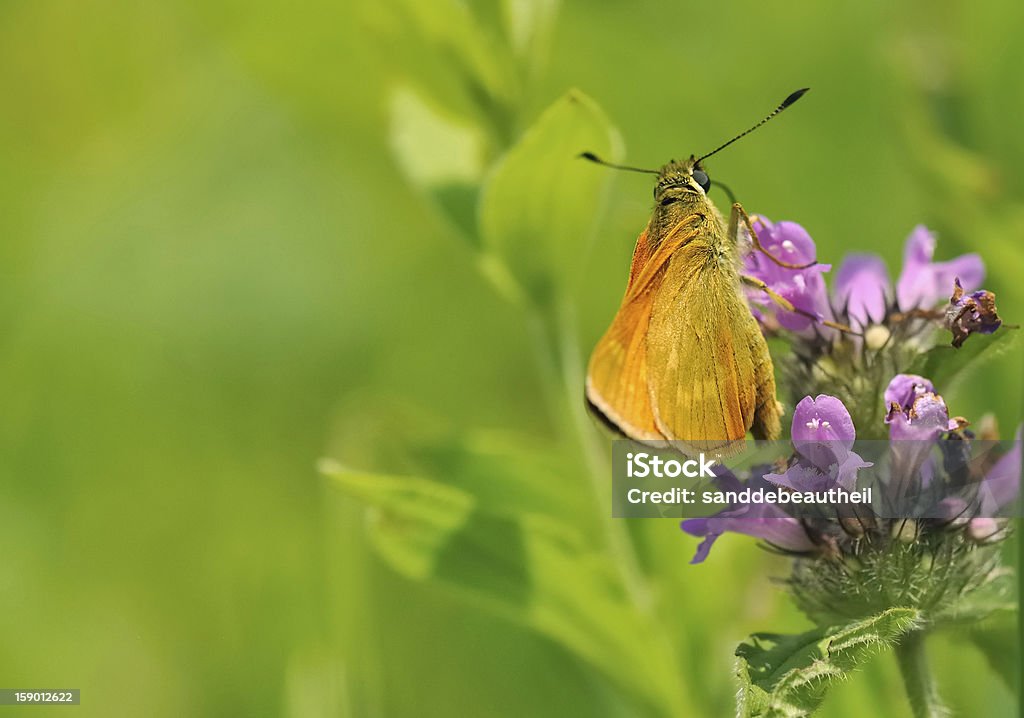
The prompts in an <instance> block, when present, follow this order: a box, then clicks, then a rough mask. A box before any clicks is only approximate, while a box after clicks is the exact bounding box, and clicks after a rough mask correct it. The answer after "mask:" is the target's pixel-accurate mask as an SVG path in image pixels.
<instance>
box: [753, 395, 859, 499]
mask: <svg viewBox="0 0 1024 718" xmlns="http://www.w3.org/2000/svg"><path fill="white" fill-rule="evenodd" d="M791 436H792V439H793V448H795V449H796V452H797V455H798V459H797V462H796V463H795V464H793V465H792V466H790V467H789V468H788V469H786V471H785V472H783V473H782V474H767V475H765V479H766V480H768V481H770V482H772V483H773V484H776V485H778V486H785V487H788V488H790V489H793V490H795V491H827V490H828V489H830V488H835V487H836V486H840V487H842V488H844V489H846V490H848V491H849V490H852V489H853V488H854V486H855V484H856V479H857V470H858V469H863V468H867V467H869V466H871V464H870V463H869V462H866V461H864V460H863V459H862V458H861V457H860V456H859V455H858V454H856V453H854V452H853V451H852V449H853V442H854V439H856V438H857V430H856V428H855V427H854V425H853V419H852V418H850V412H849V411H847V409H846V406H845V405H843V402H842V401H840V400H839V399H837V398H836V397H834V396H828V395H827V394H819V395H818V396H817V397H815V398H814V399H812V398H811V397H809V396H805V397H804V398H803V399H801V400H800V403H799V404H797V405H796V409H795V410H794V411H793V424H792V427H791Z"/></svg>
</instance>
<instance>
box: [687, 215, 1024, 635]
mask: <svg viewBox="0 0 1024 718" xmlns="http://www.w3.org/2000/svg"><path fill="white" fill-rule="evenodd" d="M754 229H755V231H756V232H757V238H758V240H759V244H760V245H761V248H762V249H763V251H758V250H754V249H753V247H751V251H749V252H748V253H747V254H746V256H745V259H744V261H745V271H746V272H747V273H749V274H752V275H754V276H755V277H757V278H758V279H760V280H762V281H764V282H765V283H766V284H767V285H768V286H769V287H770V288H771V289H772V290H773V292H775V293H776V294H777V295H779V296H781V297H782V299H783V300H785V301H786V302H788V303H789V304H790V305H792V308H793V310H794V311H790V310H789V308H788V307H787V306H784V305H782V304H781V303H778V302H777V301H775V300H773V299H772V298H770V297H769V296H768V295H767V294H766V293H764V292H758V291H757V290H753V289H752V290H748V291H749V295H748V296H749V300H750V304H751V307H752V310H753V311H754V314H755V316H756V317H757V318H758V320H759V321H760V322H761V324H762V327H763V328H764V330H765V331H766V333H785V336H787V337H788V338H789V340H790V342H791V344H792V346H793V349H794V351H793V353H792V355H791V356H789V357H787V358H786V360H784V361H785V363H784V364H783V366H782V369H783V372H784V377H785V378H786V380H787V383H788V385H789V388H790V390H791V395H796V396H803V397H804V398H803V399H801V400H800V401H799V402H798V403H797V405H796V407H795V409H794V411H793V415H792V424H791V449H790V453H789V456H788V458H784V459H782V460H780V462H778V463H776V464H774V465H765V466H758V467H756V468H755V469H753V470H751V471H750V472H749V473H748V475H746V476H745V477H743V478H742V479H741V478H740V477H737V476H736V475H734V474H732V473H729V472H728V471H726V470H724V469H723V470H721V471H719V473H718V476H717V483H718V484H719V485H720V488H722V489H723V490H726V491H728V490H736V488H737V487H747V488H758V487H766V486H770V487H772V488H775V489H778V488H782V489H786V490H791V491H796V492H806V491H813V492H821V491H827V490H829V489H833V488H842V489H845V490H847V491H851V490H854V489H855V488H857V487H858V486H859V485H863V482H864V481H865V480H866V479H865V478H864V477H865V474H868V475H870V479H869V480H870V481H871V482H874V486H875V488H876V489H877V491H876V492H875V494H874V498H873V500H872V503H870V504H868V505H858V506H856V507H852V508H851V506H846V507H843V506H831V507H829V508H828V509H825V510H823V511H819V512H818V513H809V512H807V511H802V512H801V511H794V510H793V509H792V508H789V507H787V508H786V509H783V508H780V507H779V506H776V505H772V504H768V505H761V504H756V505H755V504H734V505H731V506H729V507H728V508H726V509H725V510H723V511H721V512H719V513H717V514H715V515H713V516H710V517H705V518H693V519H687V520H685V521H683V523H682V529H683V530H684V531H685V532H687V533H689V534H692V535H694V536H697V537H700V538H702V539H703V541H702V542H701V543H700V545H699V546H698V548H697V552H696V554H695V555H694V557H693V560H692V563H700V562H702V561H704V560H705V559H706V558H707V557H708V555H709V552H710V550H711V548H712V546H713V545H714V543H715V542H716V541H717V539H718V538H719V537H721V536H722V535H723V534H724V533H726V532H734V533H741V534H746V535H748V536H752V537H755V538H758V539H760V540H761V541H762V542H763V544H764V545H765V546H766V547H769V548H772V549H774V550H776V551H780V552H783V553H786V554H790V555H793V556H795V557H796V561H795V564H794V570H793V574H792V576H791V577H790V579H789V580H788V583H789V585H790V588H791V589H792V591H793V594H794V596H795V597H796V599H797V601H798V603H799V605H800V606H801V607H802V608H803V609H804V610H805V612H807V613H808V615H810V616H811V617H812V618H814V619H815V620H817V621H819V622H820V623H825V622H828V621H830V620H837V619H838V618H849V617H850V616H856V615H864V614H866V613H867V612H870V611H874V610H879V609H883V608H885V607H886V605H892V600H893V599H892V597H893V596H896V595H898V596H900V600H901V601H902V602H903V603H904V604H907V603H913V604H916V605H917V606H918V607H921V608H928V607H932V608H934V607H936V606H940V605H944V604H943V602H945V603H946V604H955V603H956V599H960V598H963V597H964V596H965V595H967V594H969V593H971V591H973V590H976V589H978V588H980V587H983V586H985V585H987V583H988V582H989V581H990V580H991V576H992V575H993V571H994V567H995V566H996V565H998V562H999V558H998V552H997V551H996V550H995V549H994V548H992V546H993V545H994V544H995V543H996V542H997V541H998V540H999V539H1001V538H1003V537H1005V536H1006V534H1007V530H1008V529H1007V525H1008V524H1007V521H1006V519H1005V518H1003V517H1005V516H1006V515H1008V514H1009V513H1011V512H1012V511H1013V510H1014V509H1013V508H1011V507H1013V506H1014V505H1015V502H1016V501H1017V499H1018V494H1019V487H1020V474H1021V468H1020V464H1021V443H1020V439H1021V436H1020V432H1018V435H1017V440H1016V441H1015V442H1014V443H1013V444H1012V445H1009V446H1007V445H1006V444H1002V445H999V444H996V443H995V442H994V441H993V440H994V439H996V438H997V436H996V432H995V431H994V429H993V428H992V422H982V426H983V427H985V428H984V429H983V430H982V431H981V434H980V435H978V434H975V433H974V432H973V431H972V430H971V428H969V423H968V421H967V420H966V419H964V418H962V417H958V416H954V415H951V413H950V411H949V408H948V406H947V404H946V402H945V400H944V399H943V398H942V396H941V395H940V394H939V393H938V391H937V389H936V387H935V386H934V385H933V383H932V382H931V381H930V380H929V379H928V378H927V377H925V376H921V375H920V374H918V373H912V370H913V368H914V367H916V366H920V365H921V364H922V363H921V362H920V359H921V357H922V356H924V355H925V354H926V353H928V352H929V351H931V350H932V349H933V348H934V347H936V346H937V345H938V344H940V343H951V344H952V345H953V347H957V348H959V347H960V346H961V345H962V344H963V343H964V341H966V340H967V339H968V338H969V337H970V336H971V335H973V334H992V333H993V332H995V331H996V330H998V329H999V328H1000V326H1001V320H1000V318H999V316H998V313H997V311H996V306H995V296H994V295H993V294H992V293H991V292H988V291H985V290H983V289H980V285H981V282H982V280H983V279H984V266H983V264H982V262H981V259H980V258H979V257H978V256H976V255H973V254H968V255H963V256H960V257H957V258H955V259H952V260H949V261H945V262H935V261H934V260H933V257H934V252H935V238H934V235H932V233H930V232H929V231H928V230H927V229H925V228H924V227H917V228H915V229H914V231H913V232H912V233H911V235H910V237H909V238H908V240H907V243H906V247H905V251H904V264H903V269H902V272H901V273H900V275H899V278H898V279H897V281H896V283H895V285H893V284H892V282H891V280H890V278H889V274H888V270H887V269H886V266H885V263H884V261H883V260H882V259H881V258H879V257H876V256H873V255H854V256H850V257H847V258H846V259H845V260H844V261H843V262H842V264H841V265H840V266H839V269H838V271H837V273H836V281H835V286H834V287H833V289H832V292H831V294H830V293H829V291H828V288H827V286H826V283H825V278H824V275H825V274H826V273H827V272H828V271H829V270H830V267H829V266H828V265H824V264H818V263H816V249H815V245H814V242H813V240H812V239H811V237H810V235H808V233H807V232H806V231H805V230H804V229H803V228H802V227H800V225H798V224H795V223H792V222H779V223H776V224H772V223H771V222H768V221H767V220H764V219H761V218H759V219H757V220H755V222H754ZM766 255H771V256H770V257H769V256H766ZM774 260H780V261H774ZM785 265H792V267H793V268H791V267H787V266H785ZM943 302H945V306H940V305H941V304H942V303H943ZM1004 331H1005V330H1004ZM943 332H949V333H950V334H951V335H952V340H951V342H950V341H949V339H948V337H949V334H946V337H947V340H946V342H943V340H942V336H943ZM945 351H947V352H948V351H952V350H949V349H946V350H945ZM808 389H811V390H812V391H811V393H810V395H807V394H808V391H807V390H808ZM815 390H816V391H815ZM858 430H859V432H860V434H861V436H860V437H858ZM874 449H877V450H874ZM865 451H867V452H868V453H865ZM868 459H870V460H868ZM937 565H941V566H942V571H941V572H936V570H935V567H936V566H937ZM937 576H940V577H941V578H936V577H937Z"/></svg>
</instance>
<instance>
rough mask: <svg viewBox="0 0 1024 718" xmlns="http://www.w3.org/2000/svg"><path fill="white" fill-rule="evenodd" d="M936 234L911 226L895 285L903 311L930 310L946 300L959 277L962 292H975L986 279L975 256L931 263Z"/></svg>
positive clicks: (921, 227) (963, 256)
mask: <svg viewBox="0 0 1024 718" xmlns="http://www.w3.org/2000/svg"><path fill="white" fill-rule="evenodd" d="M934 254H935V235H934V234H932V233H931V232H930V231H928V228H927V227H925V226H924V225H918V226H917V227H914V230H913V231H912V232H911V233H910V236H909V237H908V238H907V244H906V247H905V248H904V252H903V271H902V272H901V273H900V278H899V279H898V280H897V282H896V300H897V302H898V304H899V307H900V309H901V310H903V311H910V310H911V309H918V308H921V309H932V308H934V307H935V305H936V304H937V303H938V302H940V301H941V300H943V299H947V298H948V297H949V292H950V289H951V288H952V286H953V281H954V280H955V279H956V278H957V277H960V281H961V283H962V284H963V286H964V289H965V290H966V291H968V292H971V291H974V290H975V289H977V288H978V287H980V286H981V282H982V280H983V279H984V278H985V265H984V263H983V262H982V261H981V257H979V256H978V255H976V254H964V255H961V256H959V257H956V258H955V259H951V260H949V261H948V262H932V257H933V256H934Z"/></svg>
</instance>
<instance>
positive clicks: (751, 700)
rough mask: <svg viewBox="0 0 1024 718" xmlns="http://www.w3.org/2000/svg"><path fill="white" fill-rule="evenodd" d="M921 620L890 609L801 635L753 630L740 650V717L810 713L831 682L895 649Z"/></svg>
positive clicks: (914, 612)
mask: <svg viewBox="0 0 1024 718" xmlns="http://www.w3.org/2000/svg"><path fill="white" fill-rule="evenodd" d="M919 620H920V614H919V612H918V611H917V610H915V609H911V608H890V609H889V610H887V611H884V612H882V613H880V614H878V615H876V616H872V617H871V618H867V619H864V620H860V621H856V622H854V623H849V624H846V625H843V626H834V627H829V628H819V629H815V630H813V631H808V632H807V633H803V634H800V635H798V636H782V635H777V634H767V633H762V634H754V635H753V636H751V639H750V641H749V642H747V643H743V644H740V646H739V648H738V649H737V650H736V655H737V656H738V657H739V660H738V662H737V675H738V676H739V679H740V695H739V715H740V716H743V717H744V718H753V717H755V716H758V717H761V716H764V717H766V718H767V717H769V716H770V717H771V718H781V717H783V716H785V717H786V718H796V717H798V716H807V715H810V714H811V713H812V712H813V711H814V710H815V709H816V708H817V707H818V705H819V704H820V703H821V701H822V700H824V698H825V693H826V691H827V690H828V689H829V687H831V686H832V684H834V683H835V682H837V681H840V680H843V679H844V678H845V677H846V676H847V675H848V674H849V673H850V672H851V671H853V670H854V669H856V668H857V667H859V666H860V665H862V664H863V663H865V662H866V661H868V660H869V659H871V658H872V657H874V656H875V655H877V654H879V653H881V652H882V651H884V650H887V649H889V648H892V647H893V646H894V645H895V644H896V643H897V642H898V641H899V639H900V637H901V636H903V635H905V634H906V633H907V632H909V631H912V630H914V629H915V628H916V627H917V625H918V623H919Z"/></svg>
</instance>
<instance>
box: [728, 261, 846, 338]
mask: <svg viewBox="0 0 1024 718" xmlns="http://www.w3.org/2000/svg"><path fill="white" fill-rule="evenodd" d="M740 279H741V280H742V281H743V283H744V284H748V285H750V286H751V287H754V288H755V289H760V290H761V291H762V292H764V293H765V294H767V295H768V298H769V299H771V300H772V301H773V302H775V304H776V305H777V306H779V307H780V308H782V309H784V310H786V311H787V312H793V313H794V314H799V315H800V316H802V317H807V318H808V319H811V320H813V321H815V322H817V323H818V324H824V325H825V326H826V327H830V328H832V329H835V330H837V331H840V332H843V333H844V334H854V335H856V336H860V332H855V331H854V330H853V329H851V328H850V327H848V326H846V325H845V324H840V323H838V322H833V321H829V320H828V319H823V318H822V317H820V316H819V315H817V314H815V313H814V312H808V311H805V310H803V309H800V308H799V307H794V306H793V303H792V302H791V301H789V300H788V299H786V298H785V297H783V296H782V295H781V294H779V293H778V292H776V291H775V290H774V289H772V288H771V287H769V286H768V285H767V284H765V282H764V281H762V280H760V279H758V278H757V277H752V276H750V275H749V274H741V275H740Z"/></svg>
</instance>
